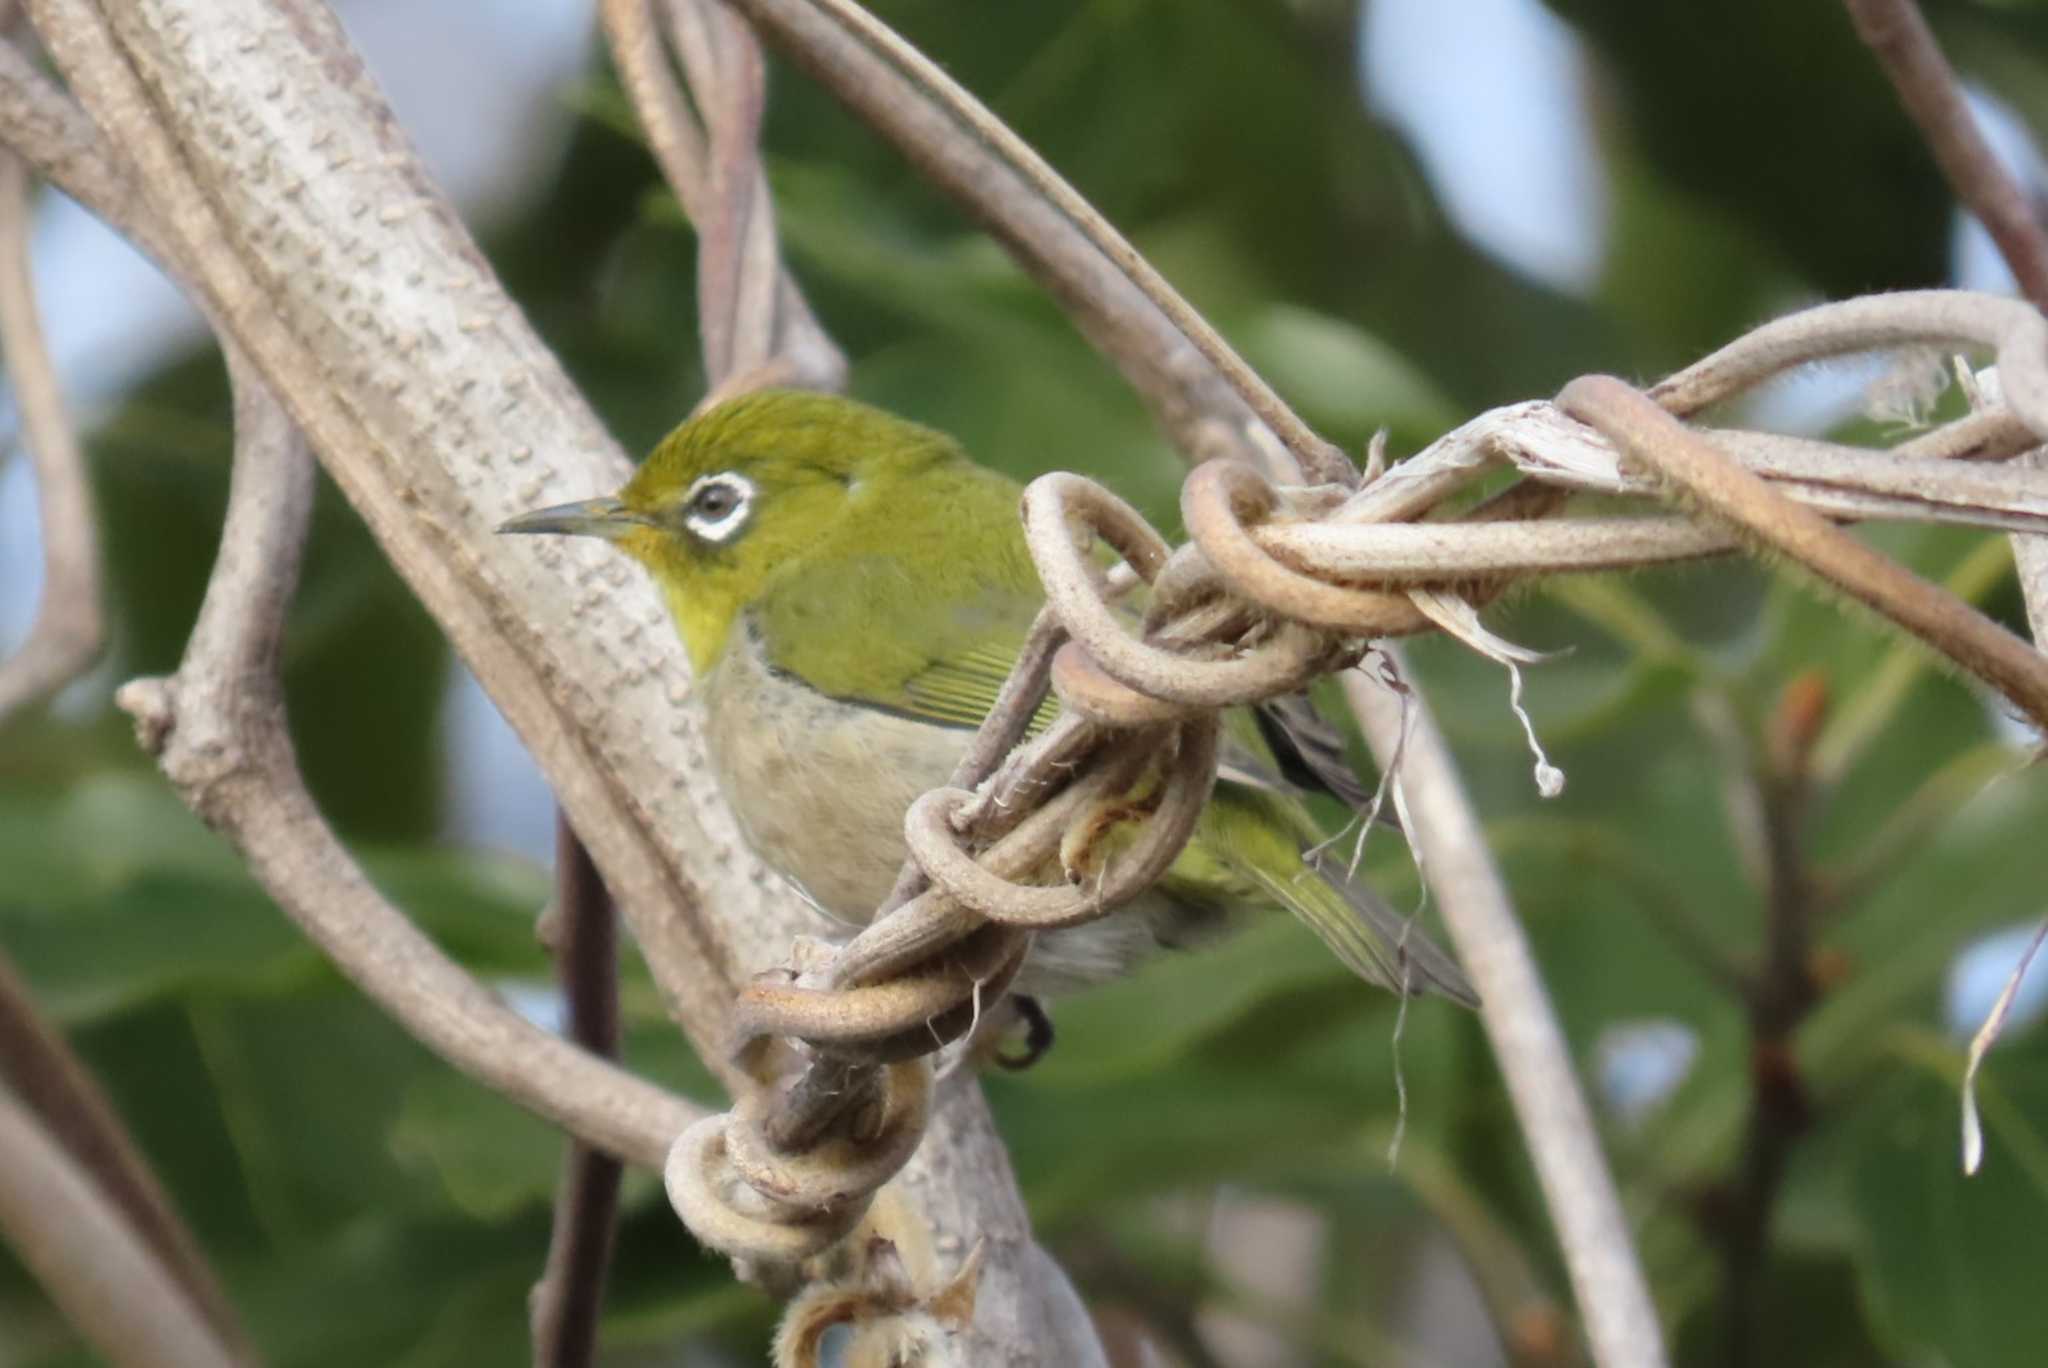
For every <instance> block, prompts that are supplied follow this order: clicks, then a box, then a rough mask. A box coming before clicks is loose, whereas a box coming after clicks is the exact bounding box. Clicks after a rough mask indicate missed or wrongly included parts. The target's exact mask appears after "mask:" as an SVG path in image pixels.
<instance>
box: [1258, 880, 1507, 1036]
mask: <svg viewBox="0 0 2048 1368" xmlns="http://www.w3.org/2000/svg"><path fill="white" fill-rule="evenodd" d="M1265 863H1266V862H1264V861H1261V862H1260V865H1261V866H1263V865H1264V864H1265ZM1243 872H1244V873H1245V874H1246V875H1247V876H1249V877H1250V878H1252V879H1254V880H1256V881H1257V882H1258V883H1259V884H1261V885H1262V886H1263V887H1264V888H1265V889H1266V890H1267V891H1268V892H1269V893H1271V894H1272V895H1273V897H1274V898H1275V899H1276V900H1277V901H1279V902H1280V903H1281V904H1282V905H1284V906H1285V907H1286V908H1287V910H1288V911H1290V912H1292V913H1293V914H1294V915H1295V916H1296V917H1297V918H1299V919H1300V920H1301V922H1302V923H1303V924H1304V925H1306V926H1307V927H1308V928H1309V929H1310V930H1311V931H1313V932H1315V933H1316V935H1317V936H1319V937H1320V938H1321V939H1322V942H1323V944H1324V945H1326V946H1328V947H1329V948H1330V952H1331V953H1332V954H1334V955H1335V956H1336V957H1337V958H1338V959H1340V960H1342V961H1344V963H1345V964H1347V965H1349V966H1350V968H1351V971H1352V972H1353V973H1355V974H1357V975H1358V976H1359V977H1360V978H1362V979H1364V980H1366V981H1367V982H1368V983H1377V984H1379V985H1380V986H1382V987H1384V988H1388V989H1391V990H1392V991H1394V992H1397V993H1405V994H1407V995H1408V996H1410V997H1419V996H1421V995H1422V994H1423V993H1425V992H1431V991H1434V992H1438V993H1441V994H1443V995H1444V996H1445V997H1447V998H1449V999H1451V1000H1452V1001H1453V1002H1457V1003H1461V1004H1463V1005H1464V1006H1467V1007H1477V1006H1478V1005H1479V994H1478V993H1476V992H1474V991H1473V989H1472V984H1471V981H1470V980H1468V979H1467V978H1466V977H1465V971H1464V970H1462V969H1460V968H1459V967H1458V963H1457V961H1456V960H1454V959H1452V958H1451V957H1450V956H1449V955H1448V954H1446V953H1445V952H1444V950H1443V949H1442V947H1440V946H1438V945H1437V943H1436V942H1435V941H1434V940H1432V939H1430V936H1429V933H1428V932H1427V931H1425V930H1423V929H1422V927H1421V925H1420V924H1419V923H1418V922H1417V920H1416V919H1415V918H1414V917H1412V916H1408V917H1404V916H1402V915H1401V914H1400V913H1399V912H1396V911H1395V910H1394V909H1393V908H1392V907H1390V906H1389V905H1388V904H1387V901H1386V899H1384V898H1382V897H1381V896H1380V895H1379V894H1378V893H1376V892H1374V891H1373V890H1372V888H1370V887H1369V886H1368V885H1366V884H1365V883H1363V882H1362V881H1358V880H1352V879H1347V878H1345V877H1344V868H1343V866H1342V865H1341V864H1338V863H1336V862H1333V861H1326V860H1322V859H1300V860H1297V861H1295V862H1294V864H1293V869H1292V870H1291V871H1290V872H1285V873H1275V872H1272V871H1271V870H1269V869H1267V868H1263V867H1247V868H1245V869H1244V871H1243Z"/></svg>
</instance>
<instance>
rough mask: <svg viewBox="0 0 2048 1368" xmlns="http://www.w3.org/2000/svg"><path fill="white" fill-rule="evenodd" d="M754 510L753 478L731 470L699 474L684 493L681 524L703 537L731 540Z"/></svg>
mask: <svg viewBox="0 0 2048 1368" xmlns="http://www.w3.org/2000/svg"><path fill="white" fill-rule="evenodd" d="M753 511H754V482H753V481H752V480H749V479H748V478H747V477H746V476H744V475H740V474H737V473H735V472H733V471H730V470H721V471H720V472H718V474H716V475H702V476H699V477H698V479H697V482H696V483H695V484H693V485H691V486H690V489H689V492H688V493H686V494H685V495H683V526H685V527H687V528H689V529H690V532H691V533H692V534H693V535H694V536H697V537H699V538H701V539H702V540H704V541H708V542H712V543H714V544H722V543H724V542H727V541H730V540H732V538H733V537H734V536H735V535H736V534H737V533H738V532H739V530H740V529H741V528H742V527H745V526H746V525H747V517H748V515H749V514H751V513H752V512H753Z"/></svg>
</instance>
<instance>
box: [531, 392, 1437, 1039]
mask: <svg viewBox="0 0 2048 1368" xmlns="http://www.w3.org/2000/svg"><path fill="white" fill-rule="evenodd" d="M1021 494H1022V490H1021V489H1020V488H1019V487H1018V486H1017V485H1016V484H1015V483H1014V482H1012V481H1010V480H1009V479H1006V478H1005V477H1003V476H1001V475H998V474H996V473H995V472H993V471H990V470H986V469H984V468H982V467H981V466H978V465H975V464H974V463H973V462H972V461H970V460H969V459H968V457H967V455H966V453H965V452H963V451H962V450H961V448H960V446H959V445H958V444H957V443H956V442H954V441H953V440H952V439H951V438H949V437H947V436H945V435H944V434H942V433H938V432H934V431H932V430H931V429H929V428H925V427H920V426H918V425H916V424H914V423H910V422H906V421H904V420H903V419H900V418H896V417H894V416H892V415H890V414H887V413H884V412H882V411H880V410H879V409H874V408H870V407H868V406H867V405H865V404H859V403H855V402H853V401H852V400H848V399H841V398H836V397H833V396H829V395H821V394H811V393H798V392H790V391H764V392H759V393H755V394H751V395H747V396H745V397H743V398H739V399H735V400H733V401H731V402H729V403H725V404H722V405H720V406H718V407H716V408H714V409H712V410H711V411H709V412H707V413H704V414H701V415H700V416H698V417H696V418H693V419H691V420H690V421H689V422H687V423H684V424H683V425H682V426H681V427H679V428H677V429H676V430H675V431H674V432H672V433H670V434H669V436H668V437H667V438H666V439H664V440H663V441H662V443H661V445H660V446H658V447H656V448H655V450H654V454H653V455H652V456H650V457H649V458H648V459H647V461H646V462H645V463H644V464H643V465H642V466H641V467H640V469H639V471H638V472H637V473H636V474H635V475H634V476H633V478H632V479H631V480H630V481H628V482H627V484H626V486H625V488H623V489H622V490H620V491H619V493H618V496H617V497H616V498H608V499H590V500H586V501H584V502H582V503H573V504H563V505H560V506H558V507H554V508H545V509H541V510H539V511H538V512H534V513H528V514H526V515H524V516H523V517H518V518H514V519H513V520H511V521H510V522H508V523H506V524H505V525H504V526H503V527H502V528H500V529H499V530H500V531H503V532H553V533H565V534H572V535H583V536H595V537H603V538H605V539H606V540H608V541H611V542H613V543H615V544H616V545H617V546H618V547H619V548H620V549H622V550H623V551H625V552H626V553H627V554H628V555H630V556H631V557H632V558H633V559H634V560H636V561H638V562H639V563H640V564H641V565H643V566H645V567H646V568H647V570H648V571H649V572H650V573H651V574H652V575H653V576H654V580H655V583H656V584H657V585H659V586H660V588H661V591H662V593H663V595H664V596H665V597H666V598H667V600H668V607H669V611H670V612H671V613H672V614H673V615H674V617H675V621H676V626H677V629H678V630H679V631H680V632H681V634H682V639H683V644H684V646H685V647H686V648H687V649H688V652H689V657H690V665H691V667H692V669H694V670H695V671H696V674H697V678H698V680H699V682H700V683H699V687H700V690H701V697H702V699H703V701H704V703H705V705H706V708H707V710H708V713H709V722H710V726H709V739H710V750H711V755H712V760H713V763H714V766H715V767H716V769H717V771H718V776H719V780H720V783H721V785H722V787H723V788H724V790H725V794H726V797H727V798H728V799H729V800H730V801H731V803H732V806H733V808H734V809H735V811H736V812H737V813H738V815H739V819H740V822H741V825H742V827H743V829H744V831H745V834H746V836H747V839H748V840H749V842H750V843H751V844H752V845H753V847H754V849H755V850H756V851H757V852H758V853H759V854H760V855H761V856H762V858H764V859H765V860H767V861H768V862H769V863H770V864H772V865H774V866H775V867H776V868H777V869H778V870H780V871H781V872H782V873H783V874H784V875H786V876H787V877H788V878H789V879H790V880H791V881H792V882H794V883H795V884H796V885H797V886H798V887H799V888H801V889H802V890H803V892H804V893H805V894H806V895H807V896H808V897H809V898H810V899H811V900H812V902H814V903H815V904H816V905H817V906H818V907H820V908H821V909H823V910H824V911H826V912H828V913H831V914H832V915H834V916H836V917H839V918H841V919H843V920H846V921H850V922H854V923H862V922H865V921H866V920H867V919H868V918H870V917H871V916H872V915H873V914H874V910H875V907H876V905H877V904H879V903H880V902H881V900H882V898H883V897H884V896H885V895H886V894H887V893H888V891H889V889H890V886H891V885H892V884H893V883H894V881H895V877H896V872H897V869H898V868H899V867H900V866H901V864H902V862H903V858H904V838H903V816H904V813H905V811H906V810H907V809H908V808H909V806H910V804H911V802H912V801H913V800H914V799H915V798H916V797H917V796H918V795H919V794H920V793H923V792H924V791H925V790H926V789H929V788H934V787H936V786H938V785H941V784H944V783H945V782H946V781H947V779H948V777H949V776H950V774H951V773H952V770H953V766H954V764H955V762H956V761H957V760H958V759H959V757H960V754H961V753H962V751H964V750H965V748H966V746H967V742H968V740H969V738H970V737H971V736H972V734H973V730H974V728H975V727H976V726H977V725H978V724H979V723H980V722H981V719H982V717H983V715H984V714H985V713H986V712H987V711H988V709H989V707H990V706H991V705H992V704H993V703H994V701H995V697H996V691H997V690H998V688H1000V686H1001V685H1002V683H1003V680H1004V678H1005V677H1006V676H1007V675H1008V674H1009V672H1010V667H1011V665H1012V663H1013V662H1014V661H1015V659H1016V655H1017V651H1018V649H1019V648H1020V646H1021V645H1022V643H1023V640H1024V636H1025V633H1026V631H1027V629H1028V628H1029V627H1030V625H1031V622H1032V619H1033V617H1034V616H1035V615H1036V614H1037V612H1038V610H1039V608H1040V607H1041V606H1042V604H1043V602H1044V595H1043V591H1042V590H1041V588H1040V586H1039V582H1038V575H1037V571H1036V569H1035V568H1034V567H1033V565H1032V563H1031V559H1030V557H1029V555H1028V554H1027V553H1026V551H1025V546H1024V536H1023V530H1022V526H1021V524H1020V522H1019V518H1018V502H1019V499H1020V497H1021ZM1238 731H1242V732H1243V733H1244V734H1243V735H1242V736H1238V735H1236V733H1237V732H1238ZM1224 768H1225V770H1226V772H1227V773H1228V775H1229V776H1230V777H1228V778H1224V779H1222V780H1220V781H1219V782H1218V783H1217V785H1216V789H1215V795H1214V797H1213V798H1212V799H1211V800H1210V803H1209V806H1208V807H1207V809H1206V810H1205V811H1204V813H1203V815H1202V818H1201V820H1200V822H1199V823H1198V824H1197V827H1196V830H1195V834H1194V837H1193V839H1192V840H1191V841H1189V843H1188V846H1187V848H1186V850H1185V851H1184V852H1183V853H1182V854H1181V856H1180V857H1179V859H1178V860H1177V861H1176V862H1175V863H1174V865H1173V867H1172V868H1171V870H1169V871H1168V873H1167V875H1166V877H1165V878H1164V879H1162V880H1161V881H1160V882H1159V884H1158V885H1157V886H1156V887H1155V888H1154V889H1152V890H1151V891H1150V892H1148V893H1146V894H1144V895H1142V896H1141V897H1140V898H1139V899H1138V900H1137V901H1136V903H1135V904H1134V905H1133V906H1128V907H1125V908H1124V909H1122V910H1120V911H1118V912H1116V913H1114V914H1112V915H1111V916H1109V917H1106V918H1103V919H1100V920H1098V921H1095V922H1091V923H1088V924H1086V925H1083V926H1077V927H1071V928H1068V929H1064V930H1060V931H1054V932H1049V933H1046V934H1043V935H1041V936H1039V937H1038V940H1037V942H1036V944H1035V945H1034V947H1033V949H1032V954H1031V959H1030V961H1029V963H1028V964H1027V965H1026V968H1025V970H1024V974H1023V976H1022V978H1021V979H1020V986H1021V989H1022V991H1026V992H1057V991H1061V990H1063V989H1067V988H1072V987H1077V986H1081V985H1085V984H1089V983H1096V982H1101V981H1103V980H1106V979H1110V978H1114V977H1117V976H1118V975H1120V974H1122V973H1124V972H1126V971H1127V970H1128V969H1130V968H1131V967H1132V966H1133V965H1134V964H1136V963H1137V962H1138V961H1140V960H1142V959H1144V958H1146V957H1147V956H1148V955H1149V954H1150V953H1151V952H1153V951H1154V950H1157V949H1159V948H1160V947H1176V946H1181V945H1186V944H1191V943H1194V942H1197V941H1200V940H1202V939H1204V938H1206V937H1207V936H1208V935H1209V934H1212V933H1214V932H1216V931H1219V930H1222V929H1224V928H1225V927H1227V926H1228V925H1229V924H1230V923H1231V922H1233V921H1235V920H1237V919H1238V917H1239V914H1241V913H1244V912H1248V911H1251V910H1254V909H1257V908H1261V907H1266V908H1270V907H1272V906H1274V905H1276V904H1277V905H1279V906H1282V907H1285V908H1287V909H1288V910H1289V911H1291V912H1292V913H1294V915H1295V916H1297V917H1299V918H1300V919H1301V920H1302V921H1303V922H1304V923H1306V924H1307V925H1308V926H1309V927H1310V928H1311V929H1312V930H1314V931H1315V932H1316V934H1317V935H1319V936H1321V937H1322V939H1323V941H1324V942H1325V943H1326V944H1327V945H1328V946H1329V947H1330V949H1331V950H1332V951H1334V952H1335V953H1336V955H1337V957H1338V958H1339V959H1341V960H1342V961H1343V962H1344V963H1345V964H1347V965H1349V966H1350V967H1351V968H1352V969H1353V970H1355V971H1356V972H1357V973H1358V974H1359V975H1360V976H1361V977H1363V978H1365V979H1367V980H1368V981H1370V982H1373V983H1377V984H1381V985H1384V986H1386V987H1390V988H1397V989H1398V988H1401V987H1405V988H1406V989H1407V990H1408V991H1410V992H1420V991H1422V990H1424V989H1435V990H1437V991H1439V992H1441V993H1444V994H1445V995H1446V996H1449V997H1451V998H1454V999H1456V1000H1458V1001H1460V1002H1463V1003H1466V1004H1468V1005H1470V1004H1473V1003H1475V1002H1476V999H1475V997H1474V996H1473V993H1472V989H1471V988H1470V986H1469V985H1468V984H1467V983H1466V981H1465V976H1464V975H1463V974H1462V973H1461V972H1460V971H1459V969H1458V967H1457V965H1456V964H1455V963H1454V962H1453V961H1452V960H1451V958H1450V957H1449V956H1448V955H1446V954H1445V953H1444V952H1443V951H1442V950H1441V949H1439V948H1438V947H1437V946H1436V945H1434V944H1433V943H1431V942H1430V940H1429V939H1428V938H1427V936H1426V935H1425V934H1424V933H1423V932H1422V931H1421V930H1420V929H1419V928H1416V927H1412V926H1410V925H1408V924H1407V923H1406V922H1405V921H1404V920H1403V919H1402V918H1401V917H1400V916H1399V915H1398V914H1397V913H1395V912H1394V911H1393V910H1392V909H1391V908H1389V907H1388V906H1387V905H1386V904H1385V903H1384V902H1383V901H1381V900H1380V899H1379V898H1378V896H1377V895H1375V894H1374V893H1372V892H1371V890H1369V889H1367V888H1364V887H1362V886H1355V885H1352V884H1350V883H1348V882H1345V881H1342V880H1339V879H1337V878H1334V877H1330V876H1327V875H1325V873H1324V872H1323V869H1322V866H1321V865H1320V864H1317V863H1313V862H1311V861H1309V860H1307V859H1305V858H1304V855H1303V851H1304V850H1306V849H1307V848H1308V847H1310V846H1312V845H1313V844H1315V843H1316V842H1317V841H1319V840H1320V839H1321V837H1322V833H1321V832H1320V831H1319V830H1318V829H1317V827H1316V825H1315V823H1314V821H1313V819H1312V818H1311V817H1310V816H1309V813H1308V811H1307V809H1306V808H1304V807H1303V805H1302V803H1301V801H1300V798H1299V797H1298V796H1296V795H1295V794H1294V793H1293V792H1292V791H1290V790H1289V788H1288V787H1287V785H1286V784H1285V782H1284V781H1283V780H1282V778H1281V774H1280V769H1279V767H1278V765H1277V764H1276V761H1275V759H1274V757H1273V755H1272V754H1271V753H1269V752H1267V751H1266V750H1265V748H1264V747H1263V746H1262V745H1261V744H1260V742H1259V739H1258V736H1257V733H1256V730H1255V729H1252V728H1250V727H1233V728H1232V729H1231V732H1230V737H1229V739H1228V740H1227V741H1226V744H1225V766H1224Z"/></svg>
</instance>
